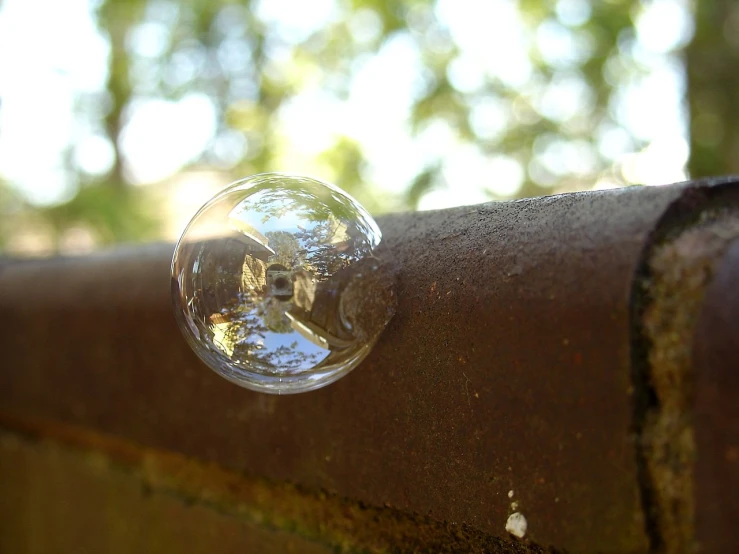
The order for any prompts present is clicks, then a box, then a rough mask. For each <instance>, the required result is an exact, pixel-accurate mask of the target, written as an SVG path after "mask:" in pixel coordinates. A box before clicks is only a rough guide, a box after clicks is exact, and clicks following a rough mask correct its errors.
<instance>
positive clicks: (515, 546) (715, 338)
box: [0, 178, 739, 552]
mask: <svg viewBox="0 0 739 554" xmlns="http://www.w3.org/2000/svg"><path fill="white" fill-rule="evenodd" d="M738 222H739V181H737V180H733V179H729V178H727V179H716V180H710V181H701V182H691V183H684V184H680V185H672V186H668V187H660V188H646V187H634V188H629V189H623V190H616V191H604V192H592V193H579V194H566V195H559V196H553V197H547V198H538V199H530V200H521V201H516V202H506V203H492V204H485V205H480V206H473V207H466V208H458V209H452V210H444V211H439V212H428V213H417V214H400V215H391V216H386V217H384V218H381V219H380V221H379V223H380V226H381V228H382V230H383V234H384V237H385V238H384V242H383V245H382V248H383V249H384V255H385V256H386V257H388V258H391V259H392V261H393V263H394V265H395V266H396V268H397V271H398V300H399V305H398V312H397V315H396V316H395V318H394V319H393V321H392V322H391V325H390V327H389V328H388V329H387V330H386V332H385V333H384V335H383V337H382V338H381V340H380V342H379V343H378V344H377V346H376V347H375V350H374V351H373V352H372V354H371V355H370V356H369V357H368V358H367V360H366V361H365V362H364V363H363V364H362V365H361V366H360V367H359V368H357V369H356V370H355V371H354V372H353V373H351V374H350V375H349V376H347V377H345V378H344V379H342V380H341V381H339V382H337V383H336V384H334V385H331V386H329V387H327V388H326V389H322V390H319V391H315V392H311V393H307V394H304V395H297V396H288V397H274V396H265V395H260V394H257V393H253V392H249V391H246V390H242V389H240V388H237V387H235V386H233V385H231V384H229V383H228V382H226V381H224V380H222V379H220V378H219V377H217V376H216V375H215V374H214V373H212V372H211V371H209V370H208V369H207V368H205V367H204V366H202V364H201V363H200V362H199V361H198V360H197V358H196V357H195V356H194V354H192V353H191V352H190V350H189V349H188V347H187V345H186V344H185V343H184V340H183V339H182V338H181V336H180V334H179V331H178V330H177V328H176V326H175V323H174V319H173V317H172V314H171V308H170V300H169V278H168V265H169V259H170V256H171V246H169V245H153V246H149V247H145V248H135V249H128V250H119V251H114V252H110V253H105V254H99V255H95V256H90V257H86V258H68V259H51V260H42V261H27V262H16V263H4V264H2V265H0V317H2V322H1V323H0V349H1V350H2V352H3V355H2V362H0V363H1V364H2V369H1V370H0V424H2V426H3V427H5V429H6V433H9V435H8V436H20V437H25V438H22V439H19V440H17V441H13V440H5V441H0V459H2V451H3V448H5V449H6V454H7V450H8V449H10V450H12V451H13V452H16V453H17V452H18V451H19V449H20V450H21V451H24V452H25V454H24V455H23V456H25V458H24V457H23V456H21V455H20V454H18V455H17V456H21V457H20V458H18V457H16V459H30V458H32V457H34V456H35V457H36V458H38V459H39V460H44V459H45V458H44V457H47V458H48V457H49V456H51V454H49V453H48V452H49V448H51V446H48V445H47V446H44V447H43V448H41V447H39V446H38V445H35V443H33V442H28V441H29V439H28V437H41V438H43V439H45V440H47V439H48V440H49V441H51V443H50V444H52V445H55V446H54V447H55V448H56V447H57V446H58V447H59V448H71V449H72V450H74V451H80V452H96V453H98V454H99V455H101V456H104V457H105V458H106V459H109V460H113V461H114V462H116V464H118V465H116V468H118V469H116V471H128V472H129V473H131V472H133V473H131V474H132V475H137V476H138V477H137V478H139V479H140V480H141V482H142V483H145V484H146V487H147V490H148V489H154V490H155V491H159V490H167V491H170V492H172V491H174V492H175V493H176V494H178V495H179V496H181V497H182V498H184V499H186V500H187V505H190V504H192V505H193V506H198V505H200V504H202V505H204V506H210V507H211V508H212V507H214V506H215V507H217V510H220V512H226V513H229V514H233V515H237V516H242V519H243V518H244V517H246V519H247V520H248V523H249V525H252V526H254V528H255V529H256V528H262V527H264V526H266V527H267V528H269V529H276V530H277V531H279V532H280V533H287V534H288V535H289V536H292V537H293V539H290V540H296V541H297V540H303V539H305V538H306V537H307V538H308V539H310V541H313V542H312V543H311V544H314V543H315V544H323V545H327V548H328V547H330V548H336V549H340V550H341V549H344V550H348V551H352V550H353V549H358V550H362V549H364V550H367V551H402V552H406V551H408V552H411V551H424V550H430V551H448V552H469V551H477V552H536V551H541V548H545V547H547V548H548V547H550V546H551V547H553V548H555V549H567V550H568V551H571V552H593V551H605V552H647V551H654V552H658V551H664V552H688V551H692V550H691V549H692V548H693V545H694V544H696V543H697V544H699V545H700V546H701V547H702V548H703V551H705V552H722V551H726V550H727V549H729V550H731V549H732V548H736V547H737V545H738V544H739V542H738V541H739V539H737V538H736V536H735V534H734V529H733V527H734V526H735V524H736V521H739V500H737V499H739V368H738V367H737V366H738V365H739V353H738V352H737V349H738V348H739V346H737V345H739V285H738V284H737V283H739V240H737V239H738V238H739V224H738ZM8 444H10V445H11V446H7V445H8ZM44 444H46V443H44ZM2 445H6V446H5V447H3V446H2ZM24 445H25V446H24ZM44 448H46V450H44ZM24 449H25V450H24ZM172 457H174V458H172ZM36 458H34V459H36ZM173 459H176V460H177V462H172V461H171V460H173ZM167 460H169V461H167ZM69 463H70V464H73V463H74V462H72V461H70V462H69ZM152 464H153V465H154V466H156V467H157V468H159V469H158V470H157V471H158V472H159V473H157V475H158V476H159V477H157V478H156V479H153V478H151V475H150V473H147V471H148V470H147V468H149V470H150V469H151V467H152ZM157 464H158V465H157ZM26 465H27V466H28V468H27V469H26V471H27V472H28V475H27V478H28V479H31V480H32V479H33V478H34V476H33V475H34V474H33V471H34V470H33V467H37V468H41V467H43V464H42V463H41V461H39V462H38V463H37V464H36V465H35V466H33V467H31V466H32V465H33V464H30V465H29V464H26ZM19 466H21V467H22V466H24V464H23V463H20V462H18V465H16V466H12V467H13V468H15V469H14V470H13V471H17V470H18V467H19ZM4 467H5V466H3V464H2V462H0V486H2V487H6V486H8V487H9V486H10V484H11V482H12V484H13V486H14V487H15V488H16V489H18V487H21V485H19V484H18V483H17V482H16V481H17V480H15V479H14V476H13V475H12V474H9V472H10V471H11V470H10V469H6V470H5V471H3V468H4ZM9 467H10V466H8V468H9ZM65 467H66V466H65ZM121 468H124V469H123V470H122V469H121ZM142 468H143V469H142ZM162 468H164V469H162ZM187 468H190V469H187ZM193 468H195V469H193ZM39 471H40V470H39ZM111 471H112V470H111ZM183 474H185V475H186V476H187V477H182V475H183ZM193 475H196V476H197V477H193ZM223 475H228V478H227V479H226V478H225V477H223ZM111 479H112V478H111ZM224 479H226V481H227V482H228V483H231V482H232V481H233V483H235V484H232V485H229V486H226V485H224V484H223V483H224ZM163 483H164V484H163ZM193 483H195V484H193ZM287 484H289V485H287ZM260 487H262V488H260ZM285 487H288V488H289V491H288V492H285V491H286V490H288V489H286V488H285ZM290 487H292V488H290ZM18 494H20V493H18ZM147 501H148V500H147V498H146V497H142V499H141V502H142V503H144V504H145V503H146V502H147ZM514 503H515V507H514V506H512V504H514ZM245 506H246V508H244V507H245ZM295 506H298V507H300V506H302V508H295ZM319 506H323V508H322V509H319ZM192 509H195V508H192ZM514 509H515V511H518V512H520V513H522V514H523V515H524V516H525V518H526V520H527V522H528V532H527V534H526V538H525V539H524V540H523V541H521V540H517V539H515V538H513V537H510V536H509V535H508V534H507V533H506V531H505V524H506V521H507V518H508V516H509V515H510V514H511V513H512V511H514ZM244 510H246V511H244ZM220 512H219V513H220ZM32 513H33V511H32V510H31V511H30V512H23V513H19V512H14V511H13V510H5V511H1V510H0V531H2V529H3V526H4V525H5V526H13V527H14V528H18V527H19V526H20V527H23V525H24V523H23V522H24V521H26V520H27V519H28V518H31V517H32ZM23 514H25V515H23ZM29 514H31V515H29ZM244 514H247V515H248V517H247V516H245V515H244ZM311 514H314V515H311ZM315 514H318V515H315ZM203 517H205V516H203ZM24 518H25V519H24ZM4 519H5V523H3V520H4ZM234 521H236V522H238V521H239V518H236V519H235V520H234ZM371 522H374V523H371ZM236 524H237V523H233V525H236ZM26 528H29V529H30V528H31V527H30V526H29V525H26ZM150 532H151V533H156V532H157V531H156V529H155V530H153V531H150ZM254 533H258V532H257V531H254V532H253V533H252V535H251V536H255V535H254ZM0 535H3V533H2V532H0ZM6 536H10V535H6ZM12 536H13V537H15V538H13V539H12V540H13V541H16V542H12V543H7V544H6V545H5V546H6V548H5V550H7V548H10V546H12V547H14V548H15V547H18V545H21V547H23V545H27V544H28V542H27V541H28V537H26V536H25V535H24V534H23V533H20V534H19V533H18V532H17V533H15V534H13V535H12ZM296 537H297V538H296ZM7 540H11V539H7ZM49 540H53V537H52V538H51V539H49ZM101 540H102V539H101ZM265 540H267V539H265ZM270 540H272V539H270ZM275 540H276V539H275ZM2 541H3V539H2V538H0V550H4V548H3V542H2ZM24 541H26V542H24ZM8 544H9V545H10V546H8ZM260 544H261V543H260ZM265 544H266V543H265ZM300 544H302V543H300ZM21 547H19V548H21ZM132 548H133V547H132ZM296 548H298V551H307V550H304V549H305V548H307V547H305V546H300V545H299V546H298V547H296ZM301 549H303V550H301ZM267 550H268V549H266V548H265V551H267ZM13 551H23V550H22V548H21V549H20V550H13ZM152 551H154V550H152ZM204 551H205V550H204ZM275 551H280V549H279V548H277V549H276V550H275ZM316 551H321V550H316Z"/></svg>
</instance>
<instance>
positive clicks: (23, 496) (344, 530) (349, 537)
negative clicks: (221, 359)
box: [0, 414, 556, 554]
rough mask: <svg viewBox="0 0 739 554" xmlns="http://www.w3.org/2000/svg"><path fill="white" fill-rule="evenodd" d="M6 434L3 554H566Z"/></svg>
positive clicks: (130, 455)
mask: <svg viewBox="0 0 739 554" xmlns="http://www.w3.org/2000/svg"><path fill="white" fill-rule="evenodd" d="M0 423H2V424H3V425H9V426H12V427H13V428H14V429H16V432H15V433H8V432H3V431H2V430H0V488H1V489H2V490H3V499H4V500H6V501H7V502H4V503H2V504H0V551H2V552H6V551H7V552H13V553H17V554H21V553H23V552H38V551H53V552H80V551H91V552H109V551H111V549H110V547H101V543H102V544H105V543H113V544H114V545H115V547H117V548H115V549H114V550H113V551H117V552H150V551H153V552H183V551H186V552H200V551H201V549H203V550H202V551H205V552H214V551H217V552H229V551H232V550H234V549H236V548H237V545H238V546H240V547H241V549H242V550H241V551H243V549H244V548H246V551H249V552H251V551H254V552H260V553H261V552H301V553H307V552H316V553H318V552H324V553H326V552H368V553H378V554H382V553H390V552H407V553H413V552H435V553H439V554H467V553H479V554H556V551H555V550H554V549H550V548H542V547H540V546H537V545H536V544H533V543H531V541H528V540H517V539H513V538H511V537H507V538H505V539H502V538H498V537H492V536H489V535H486V534H484V533H482V532H480V531H479V530H476V529H474V528H471V527H470V526H469V525H465V524H454V523H448V522H437V521H434V520H432V519H430V518H428V517H424V516H421V515H418V514H408V513H405V512H401V511H399V510H397V509H394V508H392V507H381V508H377V507H372V506H367V505H364V504H361V503H358V502H353V501H350V500H347V499H343V498H339V497H337V496H335V495H329V494H326V493H319V494H313V493H310V492H306V491H305V490H302V489H301V488H300V487H297V486H295V485H291V484H288V483H273V482H269V481H267V480H265V479H261V478H253V477H248V476H245V475H242V474H237V473H234V472H229V471H225V470H223V469H222V468H220V467H219V466H217V465H215V464H206V463H203V462H199V461H197V460H193V459H190V458H187V457H185V456H182V455H180V454H175V453H172V452H165V451H161V450H156V449H151V448H143V447H141V446H140V445H136V444H134V443H131V442H130V441H125V440H122V439H120V438H117V437H108V436H105V435H101V434H99V433H95V432H92V431H89V430H87V429H81V428H76V427H74V426H69V425H64V424H59V423H57V422H53V421H41V420H34V421H32V420H28V419H25V420H16V419H14V418H12V417H8V416H3V415H2V414H0ZM18 433H20V434H18ZM36 439H41V440H36ZM29 483H33V485H32V486H29V485H28V484H29ZM224 516H230V517H229V518H228V519H225V520H224ZM229 519H230V521H231V522H230V523H229V522H228V520H229ZM101 520H102V521H101ZM212 527H215V530H214V529H212ZM87 528H91V529H88V532H85V530H86V529H87ZM70 530H71V532H70ZM173 534H176V535H177V537H176V538H173V536H172V535H173ZM70 537H72V538H73V540H71V541H70ZM229 538H230V539H236V544H233V543H232V542H231V541H230V540H229ZM187 541H193V544H192V545H191V546H190V547H189V548H188V547H187V546H183V545H187ZM39 543H41V544H43V545H45V546H44V547H41V548H39V546H40V545H39Z"/></svg>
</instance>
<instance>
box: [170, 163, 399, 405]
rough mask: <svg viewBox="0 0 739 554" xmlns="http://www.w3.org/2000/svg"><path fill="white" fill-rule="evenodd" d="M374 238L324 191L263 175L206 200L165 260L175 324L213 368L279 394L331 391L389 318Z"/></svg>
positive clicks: (333, 192) (342, 202) (338, 193)
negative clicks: (325, 388)
mask: <svg viewBox="0 0 739 554" xmlns="http://www.w3.org/2000/svg"><path fill="white" fill-rule="evenodd" d="M380 239H381V234H380V229H379V228H378V226H377V224H376V223H375V221H374V219H373V218H372V216H370V215H369V213H367V211H366V210H365V209H364V208H363V207H362V206H361V205H360V204H359V203H358V202H357V201H356V200H354V199H353V198H351V197H350V196H349V195H348V194H347V193H345V192H344V191H342V190H341V189H339V188H337V187H336V186H334V185H331V184H328V183H324V182H321V181H318V180H316V179H311V178H307V177H299V176H292V175H282V174H276V173H266V174H260V175H254V176H252V177H248V178H246V179H244V180H241V181H237V182H235V183H233V184H231V185H229V186H228V187H226V188H225V189H224V190H222V191H221V192H220V193H218V194H217V195H216V196H214V197H213V198H212V199H211V200H209V201H208V202H207V203H206V204H205V205H204V206H203V207H202V208H201V209H200V210H199V211H198V212H197V213H196V214H195V216H194V217H193V218H192V220H191V221H190V223H189V224H188V225H187V227H186V228H185V231H184V232H183V234H182V236H181V238H180V240H179V242H178V243H177V246H176V248H175V252H174V257H173V259H172V267H171V276H172V299H173V303H174V311H175V316H176V319H177V322H178V324H179V327H180V329H181V330H182V332H183V334H184V335H185V338H186V340H187V342H188V343H189V344H190V346H191V347H192V349H193V350H194V351H195V353H196V354H197V355H198V356H199V357H200V358H201V359H202V360H203V361H204V362H205V363H206V364H207V365H208V366H210V367H211V368H212V369H213V370H214V371H216V372H217V373H218V374H220V375H221V376H223V377H225V378H226V379H228V380H229V381H232V382H234V383H236V384H238V385H241V386H243V387H246V388H248V389H252V390H256V391H261V392H267V393H273V394H291V393H298V392H305V391H309V390H314V389H317V388H320V387H323V386H325V385H328V384H329V383H332V382H334V381H336V380H337V379H339V378H340V377H342V376H343V375H346V374H347V373H349V372H350V371H351V370H352V369H354V368H355V367H356V366H357V365H358V364H359V363H360V362H361V361H362V359H364V357H365V356H367V354H368V353H369V352H370V350H371V349H372V347H373V345H374V344H375V342H376V341H377V339H378V337H379V336H380V334H381V333H382V331H383V329H384V328H385V327H386V326H387V324H388V322H389V321H390V319H391V318H392V316H393V314H394V313H395V294H394V287H393V275H392V271H391V270H390V269H389V267H388V265H387V264H386V263H383V262H382V261H381V260H380V259H379V258H378V257H377V256H376V254H375V249H376V248H377V246H378V245H379V243H380Z"/></svg>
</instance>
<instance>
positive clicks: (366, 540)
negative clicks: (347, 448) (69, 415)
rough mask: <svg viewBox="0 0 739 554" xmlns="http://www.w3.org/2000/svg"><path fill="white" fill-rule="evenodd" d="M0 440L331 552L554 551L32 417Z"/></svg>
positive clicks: (1, 418)
mask: <svg viewBox="0 0 739 554" xmlns="http://www.w3.org/2000/svg"><path fill="white" fill-rule="evenodd" d="M0 424H2V425H3V426H4V427H6V428H9V429H10V430H11V431H10V432H8V431H4V432H3V431H0V440H3V441H4V442H5V444H6V446H7V445H10V446H12V445H13V444H14V443H15V442H17V441H18V440H20V439H18V438H15V437H17V436H18V435H16V434H15V433H18V432H20V433H22V434H23V436H24V437H25V440H30V439H31V438H33V439H37V440H41V443H40V447H41V448H45V449H47V450H49V451H51V452H53V451H54V449H59V448H62V449H69V448H74V449H76V450H77V452H78V456H80V457H81V458H82V459H84V460H85V462H86V463H88V464H93V465H94V466H95V467H97V468H99V469H105V468H113V469H115V470H116V471H123V472H126V473H133V474H134V475H135V476H136V477H137V478H138V479H139V480H140V482H141V486H142V488H143V490H144V491H148V492H149V493H164V494H169V495H173V496H175V497H176V498H178V499H180V501H182V502H184V503H188V504H192V503H195V504H200V505H204V506H207V507H209V508H210V509H213V510H217V511H218V512H220V513H224V514H227V515H231V516H234V517H237V518H239V519H241V520H243V521H246V522H248V523H250V524H252V525H258V526H260V527H265V528H268V529H274V530H278V531H286V532H289V533H293V534H296V535H298V536H300V537H304V538H307V539H310V540H313V541H316V542H319V543H322V544H326V545H328V546H330V547H332V548H333V551H334V552H371V553H390V552H396V553H413V552H438V553H440V554H441V553H449V554H452V553H459V554H462V553H480V554H546V553H548V554H556V553H557V552H558V551H557V550H555V549H554V548H544V547H541V546H538V545H536V544H534V543H532V542H530V541H527V540H515V539H511V540H505V539H501V538H498V537H492V536H490V535H487V534H485V533H483V532H481V531H479V530H477V529H474V528H473V527H471V526H469V525H466V524H464V523H455V522H440V521H435V520H433V519H431V518H429V517H426V516H423V515H419V514H410V513H406V512H402V511H400V510H397V509H395V508H392V507H387V506H386V507H383V508H379V507H373V506H368V505H366V504H364V503H361V502H353V501H351V500H348V499H345V498H340V497H338V496H336V495H333V494H329V493H327V492H310V491H307V490H305V489H304V488H302V487H299V486H296V485H292V484H289V483H272V482H269V481H268V480H265V479H260V478H252V477H248V476H245V475H240V474H237V473H234V472H231V471H227V470H225V469H223V468H221V467H219V466H218V465H216V464H213V463H205V462H202V461H198V460H194V459H191V458H187V457H185V456H182V455H180V454H175V453H172V452H164V451H161V450H155V449H152V448H144V447H142V446H140V445H137V444H134V443H132V442H130V441H126V440H123V439H120V438H117V437H109V436H105V435H101V434H99V433H95V432H92V431H89V430H87V429H80V428H76V427H73V426H68V425H63V424H59V423H57V422H52V421H30V420H24V419H18V418H15V417H13V416H9V415H8V414H2V413H0Z"/></svg>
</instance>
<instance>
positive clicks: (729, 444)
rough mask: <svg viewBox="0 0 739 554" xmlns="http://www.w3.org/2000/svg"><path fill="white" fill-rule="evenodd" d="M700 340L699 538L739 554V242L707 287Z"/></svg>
mask: <svg viewBox="0 0 739 554" xmlns="http://www.w3.org/2000/svg"><path fill="white" fill-rule="evenodd" d="M694 340H695V348H694V352H693V364H694V368H695V376H696V377H695V416H694V428H695V440H696V446H697V451H698V456H697V459H696V466H695V503H696V508H695V516H696V518H695V525H696V529H695V532H696V539H697V541H698V544H699V546H700V548H701V550H700V551H701V552H737V551H739V534H737V529H736V526H737V522H739V241H734V242H733V243H732V245H731V247H730V248H729V249H728V252H727V254H726V256H725V257H724V259H723V261H722V262H721V264H720V265H719V267H718V268H717V271H716V275H715V277H714V279H713V281H712V283H711V285H710V286H709V287H708V289H707V292H706V297H705V302H704V305H703V310H702V313H701V316H700V318H699V320H698V326H697V329H696V333H695V339H694Z"/></svg>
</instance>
